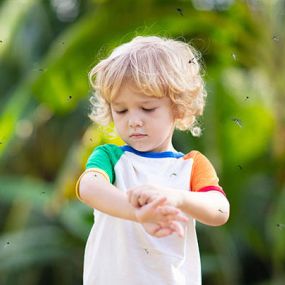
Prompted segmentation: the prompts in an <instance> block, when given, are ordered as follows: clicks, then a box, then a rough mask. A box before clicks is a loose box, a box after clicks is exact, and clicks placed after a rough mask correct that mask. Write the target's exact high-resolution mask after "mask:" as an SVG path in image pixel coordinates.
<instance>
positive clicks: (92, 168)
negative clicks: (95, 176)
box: [75, 145, 114, 200]
mask: <svg viewBox="0 0 285 285" xmlns="http://www.w3.org/2000/svg"><path fill="white" fill-rule="evenodd" d="M87 172H94V173H100V174H102V175H103V176H104V177H105V178H106V180H108V181H109V182H111V183H113V181H114V163H113V160H112V153H111V150H110V148H108V146H104V145H103V146H99V147H97V148H95V149H94V151H93V152H92V153H91V155H90V156H89V158H88V160H87V163H86V167H85V171H84V172H83V173H82V174H81V175H80V177H79V178H78V180H77V182H76V186H75V192H76V196H77V198H78V199H79V200H80V196H79V183H80V180H81V178H82V176H83V175H84V174H86V173H87Z"/></svg>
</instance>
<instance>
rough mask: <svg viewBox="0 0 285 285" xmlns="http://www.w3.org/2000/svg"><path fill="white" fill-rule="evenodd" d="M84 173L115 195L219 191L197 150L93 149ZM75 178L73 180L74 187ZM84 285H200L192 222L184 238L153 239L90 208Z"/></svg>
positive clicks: (136, 227) (128, 223) (138, 226)
mask: <svg viewBox="0 0 285 285" xmlns="http://www.w3.org/2000/svg"><path fill="white" fill-rule="evenodd" d="M86 169H87V171H94V172H96V171H100V172H101V173H102V171H103V173H104V174H106V177H108V178H109V180H110V182H111V183H112V184H114V185H115V186H116V187H117V188H118V189H119V191H124V192H126V191H127V190H128V189H129V188H132V187H135V186H139V185H144V184H154V185H160V186H165V187H170V188H174V189H177V191H211V190H214V191H220V192H223V190H222V188H221V187H220V186H219V184H218V178H217V175H216V172H215V170H214V168H213V166H212V165H211V163H210V162H209V161H208V159H207V158H206V157H205V156H203V155H202V154H201V153H199V152H198V151H191V152H190V153H188V154H187V155H184V154H182V153H179V152H171V151H167V152H160V153H155V152H139V151H136V150H134V149H133V148H131V147H130V146H123V147H118V146H115V145H111V144H107V145H103V146H99V147H97V148H96V149H95V150H94V151H93V153H92V154H91V156H90V157H89V159H88V162H87V165H86ZM79 181H80V178H79V179H78V183H77V187H78V185H79ZM83 281H84V285H149V284H151V285H200V284H201V267H200V256H199V248H198V242H197V237H196V230H195V220H194V219H193V218H192V217H189V222H188V223H187V224H186V225H185V237H184V238H180V237H178V236H177V235H176V234H173V235H170V236H167V237H164V238H156V237H153V236H151V235H149V234H148V233H146V232H145V230H144V228H143V227H142V225H141V224H139V223H135V222H132V221H127V220H123V219H120V218H115V217H112V216H109V215H107V214H104V213H102V212H100V211H98V210H96V209H94V225H93V227H92V229H91V232H90V235H89V237H88V241H87V245H86V249H85V257H84V274H83Z"/></svg>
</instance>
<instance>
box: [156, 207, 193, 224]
mask: <svg viewBox="0 0 285 285" xmlns="http://www.w3.org/2000/svg"><path fill="white" fill-rule="evenodd" d="M160 212H161V214H162V215H164V216H167V219H168V221H171V220H176V221H180V222H188V217H187V216H185V215H184V214H183V212H181V211H180V210H179V209H177V208H175V207H172V206H167V205H166V206H163V207H161V208H160Z"/></svg>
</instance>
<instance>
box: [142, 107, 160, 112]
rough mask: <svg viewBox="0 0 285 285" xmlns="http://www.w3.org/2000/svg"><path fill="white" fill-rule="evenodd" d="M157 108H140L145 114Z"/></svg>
mask: <svg viewBox="0 0 285 285" xmlns="http://www.w3.org/2000/svg"><path fill="white" fill-rule="evenodd" d="M156 109H157V108H142V110H143V111H145V112H153V111H155V110H156Z"/></svg>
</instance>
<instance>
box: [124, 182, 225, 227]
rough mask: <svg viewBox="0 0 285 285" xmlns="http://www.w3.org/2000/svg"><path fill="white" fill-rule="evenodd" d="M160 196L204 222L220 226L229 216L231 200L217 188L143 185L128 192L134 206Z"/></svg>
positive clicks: (139, 205) (141, 204)
mask: <svg viewBox="0 0 285 285" xmlns="http://www.w3.org/2000/svg"><path fill="white" fill-rule="evenodd" d="M158 197H165V198H166V199H167V202H168V203H169V204H170V205H172V206H174V207H177V208H178V209H180V210H181V211H183V212H184V213H186V214H188V215H190V216H192V217H193V218H194V219H196V220H197V221H199V222H201V223H203V224H207V225H211V226H220V225H223V224H225V223H226V222H227V220H228V218H229V213H230V205H229V202H228V200H227V198H226V197H225V195H224V194H222V193H220V192H218V191H215V190H213V191H208V192H191V191H183V190H179V189H171V188H161V187H157V186H154V185H142V186H138V187H136V188H133V189H131V190H129V192H128V199H129V202H130V203H131V204H132V205H133V206H134V207H141V206H143V205H145V204H148V203H149V202H151V201H153V200H154V199H157V198H158Z"/></svg>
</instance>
